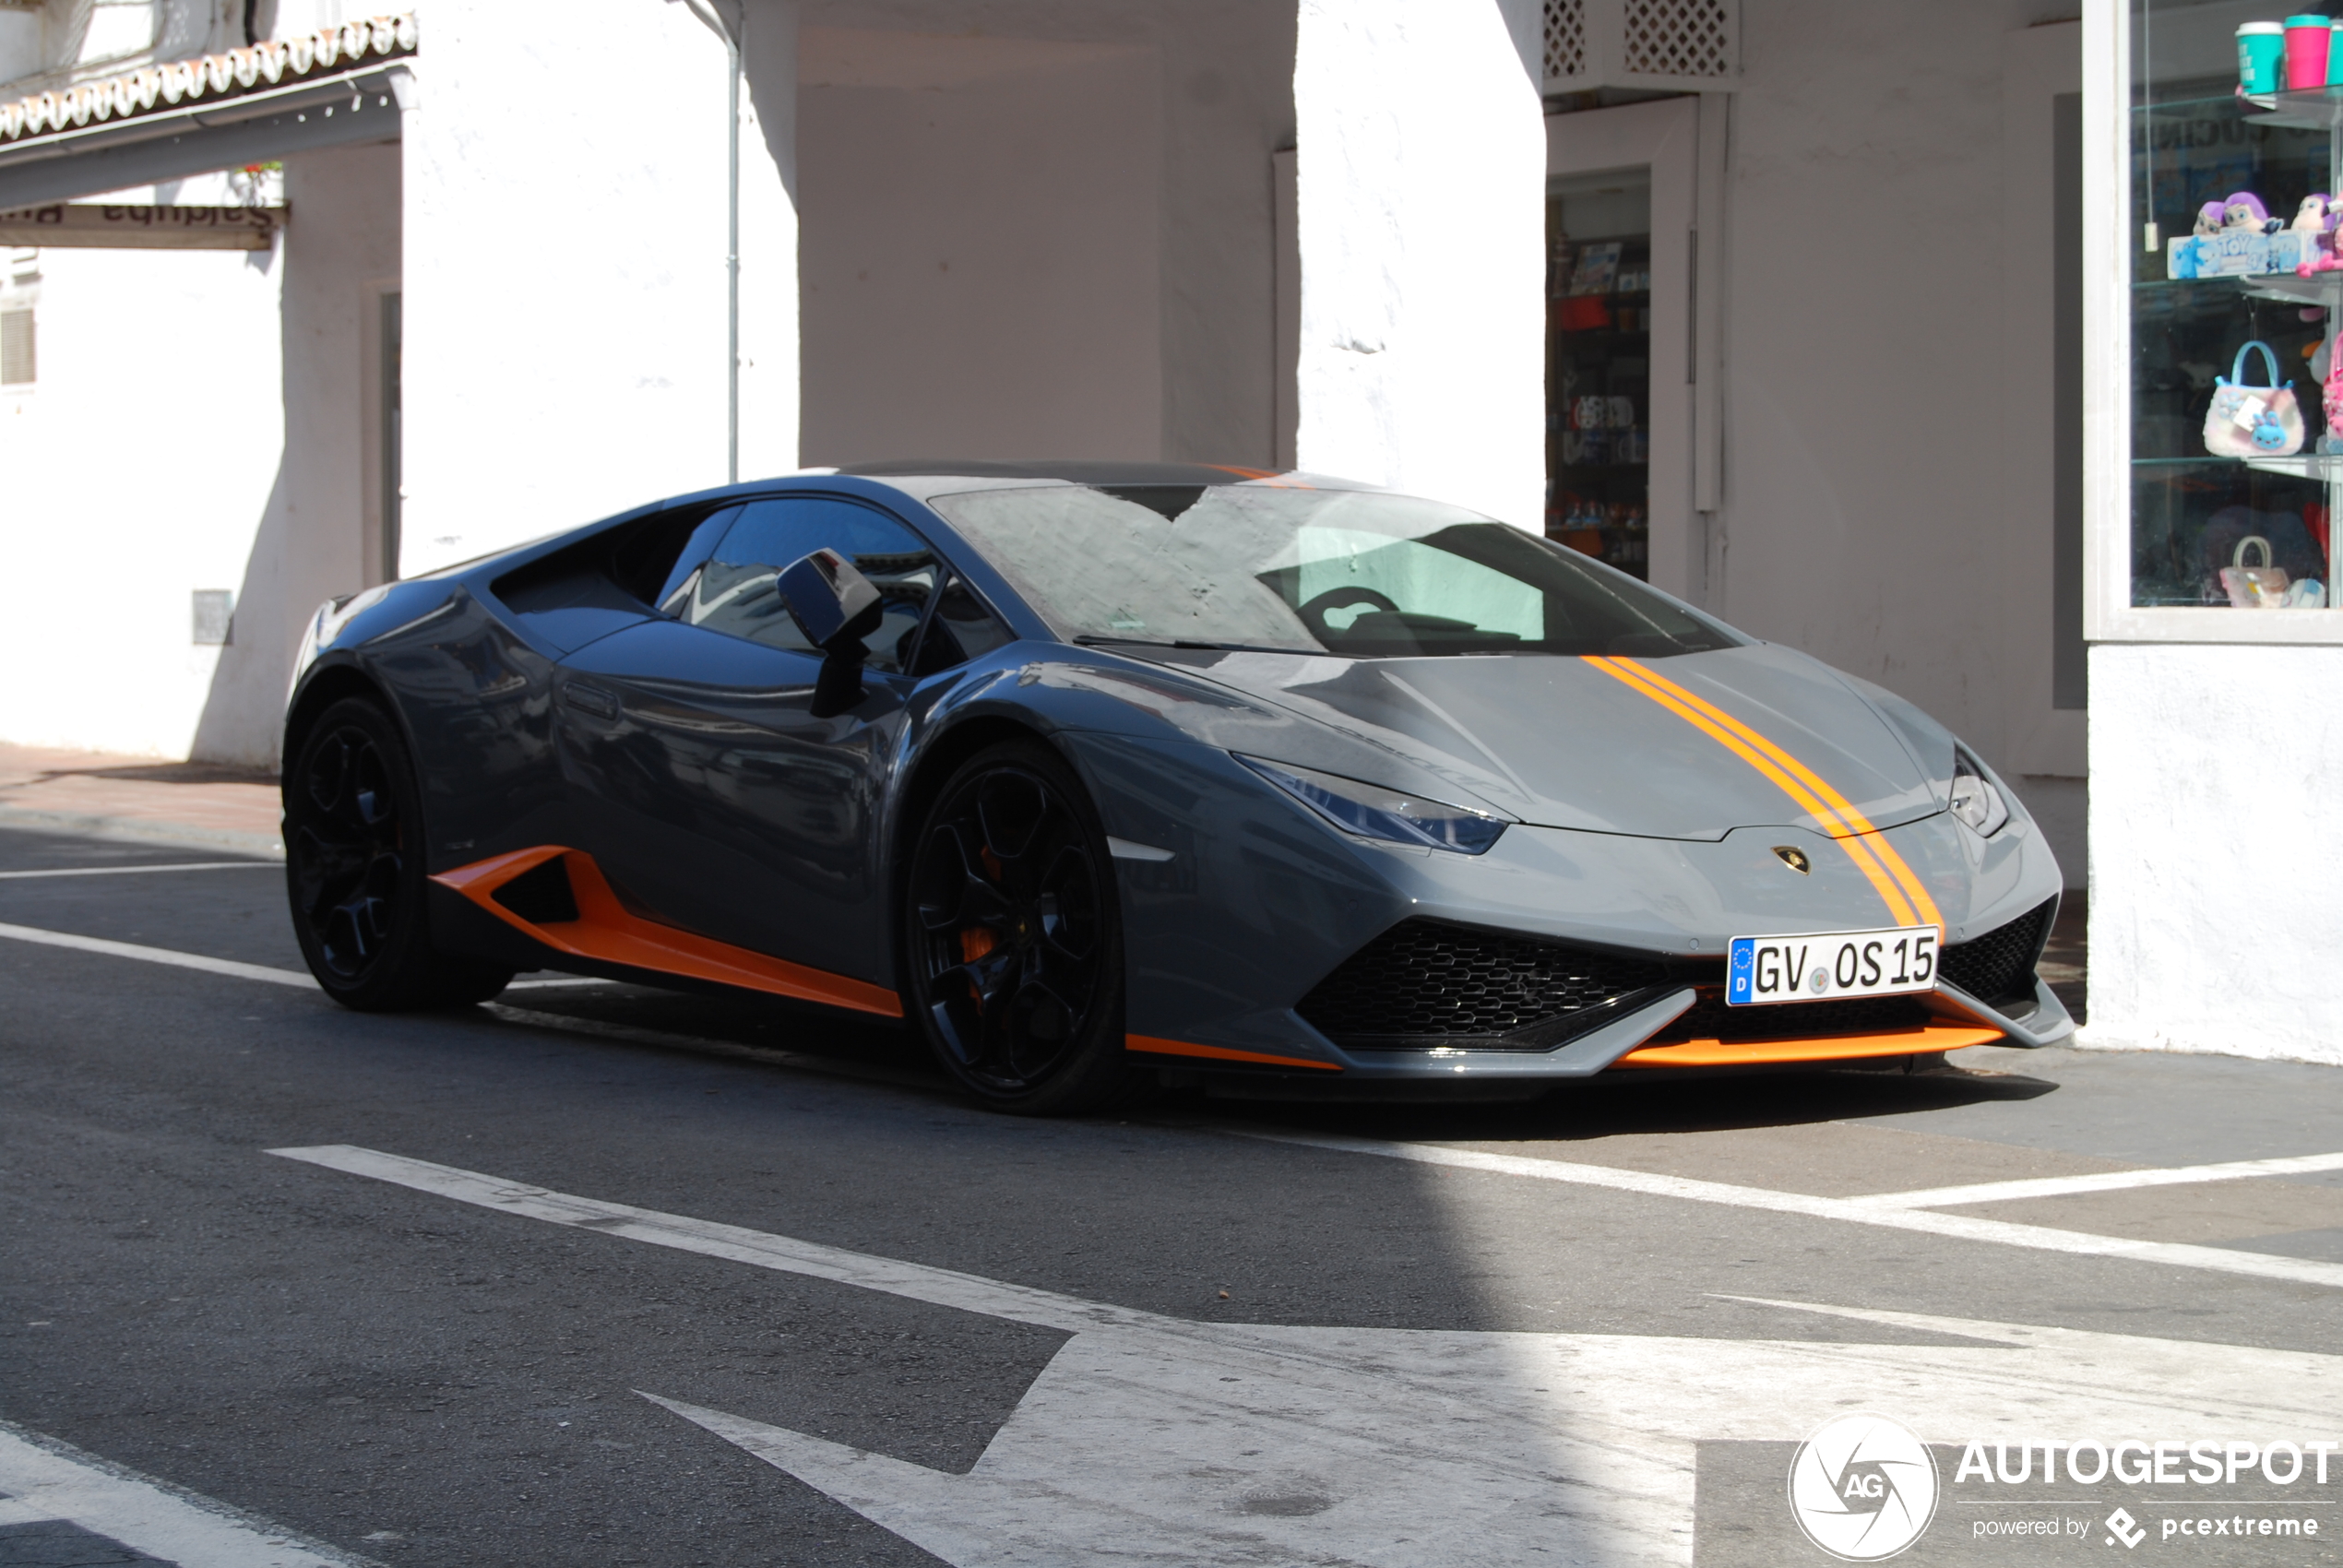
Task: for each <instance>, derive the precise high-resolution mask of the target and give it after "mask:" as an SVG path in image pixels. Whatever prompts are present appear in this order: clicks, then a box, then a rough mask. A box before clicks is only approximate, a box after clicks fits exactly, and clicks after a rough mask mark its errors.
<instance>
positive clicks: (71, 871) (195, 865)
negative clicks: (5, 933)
mask: <svg viewBox="0 0 2343 1568" xmlns="http://www.w3.org/2000/svg"><path fill="white" fill-rule="evenodd" d="M249 866H263V867H266V868H267V869H268V870H269V871H282V870H284V869H285V866H284V862H283V861H181V862H180V863H178V864H176V865H167V866H56V867H51V868H48V869H45V870H42V871H0V882H15V881H18V880H20V879H22V878H25V877H32V876H130V875H134V874H136V873H141V872H150V871H243V870H244V869H245V868H246V867H249Z"/></svg>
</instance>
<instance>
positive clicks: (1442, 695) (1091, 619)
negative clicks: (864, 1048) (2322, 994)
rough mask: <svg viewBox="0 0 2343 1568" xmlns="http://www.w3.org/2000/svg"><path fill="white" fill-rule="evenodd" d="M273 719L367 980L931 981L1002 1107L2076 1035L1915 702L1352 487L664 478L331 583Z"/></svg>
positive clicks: (1451, 516) (939, 1025)
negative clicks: (434, 562)
mask: <svg viewBox="0 0 2343 1568" xmlns="http://www.w3.org/2000/svg"><path fill="white" fill-rule="evenodd" d="M284 755H285V758H286V763H285V773H284V800H285V835H286V845H287V860H288V884H289V889H290V894H291V905H292V913H293V918H294V923H295V925H296V927H297V929H298V931H299V933H300V937H301V941H302V945H303V952H304V953H305V955H306V956H307V957H308V961H309V965H310V968H311V969H312V971H313V972H314V973H315V975H316V978H317V980H318V983H319V984H320V985H321V986H323V987H324V988H325V989H326V991H327V992H328V993H330V994H331V995H332V996H334V997H335V998H336V999H338V1000H339V1001H341V1002H343V1003H345V1004H348V1005H351V1006H352V1007H359V1008H396V1007H419V1006H429V1005H448V1004H464V1003H468V1002H473V1001H479V1000H482V999H484V998H487V997H489V996H493V995H494V994H495V992H497V991H499V990H500V989H501V988H502V987H503V986H504V985H505V983H506V982H507V981H508V980H510V979H511V978H512V976H513V974H514V973H515V972H516V971H517V970H520V969H534V968H553V969H560V970H566V971H573V972H577V973H583V974H590V975H601V976H609V977H616V978H622V979H627V980H640V981H647V982H650V983H655V984H660V985H665V986H670V987H718V988H723V989H726V990H730V991H733V992H758V993H764V994H766V995H769V996H776V997H783V998H790V999H792V1000H794V1001H796V1002H800V1003H810V1004H822V1005H826V1006H830V1007H842V1008H848V1009H854V1010H858V1011H860V1012H862V1013H865V1014H874V1015H879V1016H886V1017H902V1018H906V1019H908V1020H909V1023H910V1027H911V1028H914V1029H915V1030H917V1031H918V1032H919V1034H920V1035H921V1036H922V1037H923V1038H924V1039H925V1040H926V1041H927V1043H928V1044H929V1045H930V1046H931V1047H932V1048H933V1050H934V1054H935V1056H936V1059H937V1060H938V1062H940V1063H941V1064H942V1065H943V1068H944V1070H945V1071H946V1072H947V1073H948V1074H950V1075H951V1076H952V1077H953V1078H954V1079H955V1080H956V1081H957V1083H959V1084H960V1085H962V1086H963V1087H965V1088H966V1089H967V1090H968V1091H969V1093H971V1094H973V1095H975V1096H976V1097H978V1098H980V1099H982V1100H983V1101H985V1102H986V1103H989V1104H992V1105H994V1106H997V1107H1000V1108H1003V1109H1006V1110H1016V1111H1036V1112H1040V1111H1074V1110H1079V1109H1084V1108H1087V1107H1093V1106H1097V1105H1100V1104H1102V1103H1104V1102H1106V1101H1107V1100H1108V1099H1110V1098H1112V1097H1113V1096H1115V1095H1117V1094H1119V1093H1121V1092H1123V1091H1124V1089H1125V1088H1126V1087H1129V1086H1130V1085H1131V1084H1132V1083H1134V1082H1135V1081H1143V1080H1146V1079H1148V1078H1165V1077H1169V1078H1171V1079H1172V1080H1174V1081H1184V1080H1188V1079H1192V1078H1194V1077H1195V1076H1196V1075H1217V1076H1218V1077H1219V1080H1220V1081H1221V1082H1223V1083H1224V1085H1225V1084H1229V1083H1230V1082H1231V1080H1233V1079H1235V1078H1239V1077H1241V1078H1243V1079H1244V1080H1245V1083H1244V1084H1243V1086H1241V1087H1239V1092H1253V1093H1263V1094H1276V1093H1280V1092H1295V1093H1302V1092H1313V1091H1315V1092H1326V1090H1327V1089H1332V1088H1334V1087H1336V1086H1346V1085H1365V1084H1383V1085H1386V1086H1389V1085H1393V1084H1399V1083H1412V1084H1428V1083H1433V1082H1449V1083H1457V1084H1461V1085H1463V1086H1465V1087H1468V1088H1476V1087H1482V1088H1489V1089H1501V1090H1502V1089H1516V1088H1523V1089H1526V1088H1533V1087H1537V1086H1539V1085H1543V1084H1551V1083H1558V1082H1560V1081H1562V1080H1566V1079H1575V1078H1585V1077H1588V1076H1590V1075H1595V1074H1598V1073H1612V1074H1624V1073H1630V1072H1660V1071H1671V1070H1672V1071H1677V1072H1683V1071H1691V1070H1703V1069H1706V1070H1749V1069H1752V1068H1757V1067H1765V1066H1771V1065H1778V1064H1785V1063H1838V1062H1848V1061H1860V1060H1865V1059H1871V1060H1875V1061H1880V1062H1895V1061H1897V1060H1902V1061H1915V1060H1927V1059H1930V1058H1933V1056H1934V1055H1936V1054H1937V1053H1940V1052H1942V1051H1946V1050H1951V1049H1956V1048H1958V1047H1961V1046H1966V1045H1971V1044H1979V1043H1983V1042H1987V1041H2004V1042H2007V1043H2013V1044H2018V1045H2040V1044H2045V1043H2048V1042H2050V1041H2052V1040H2054V1039H2063V1038H2064V1037H2065V1036H2066V1035H2068V1034H2069V1033H2071V1031H2072V1029H2073V1028H2074V1026H2073V1023H2072V1021H2071V1020H2070V1019H2069V1017H2068V1016H2067V1014H2066V1012H2065V1010H2064V1008H2063V1007H2062V1006H2061V1005H2060V1004H2059V1001H2058V999H2057V998H2056V997H2055V996H2054V995H2053V994H2052V992H2051V991H2050V989H2049V988H2048V987H2047V986H2046V985H2044V984H2042V983H2041V982H2040V980H2038V979H2037V978H2036V975H2035V966H2036V962H2037V960H2038V957H2039V956H2040V951H2041V948H2042V944H2043V942H2044V940H2045V938H2046V937H2047V935H2048V933H2049V931H2050V927H2051V922H2052V919H2053V917H2054V916H2055V914H2056V912H2057V908H2058V898H2059V889H2060V886H2061V878H2060V875H2059V872H2058V868H2057V866H2056V864H2055V863H2054V862H2053V861H2052V857H2051V853H2050V850H2049V849H2048V847H2047V846H2046V845H2045V844H2044V842H2043V840H2042V837H2041V835H2040V833H2039V832H2038V831H2037V829H2036V828H2035V826H2034V825H2033V823H2032V822H2031V821H2030V820H2029V819H2028V816H2027V814H2026V813H2025V810H2024V809H2023V807H2022V806H2020V805H2019V803H2018V802H2017V801H2016V799H2015V797H2013V796H2012V795H2011V794H2010V793H2009V791H2008V790H2007V789H2006V788H2005V787H2004V785H2003V784H2002V782H2001V781H2000V780H1999V779H1998V778H1996V777H1995V776H1994V775H1993V774H1992V771H1991V770H1990V769H1989V768H1987V767H1986V766H1985V765H1984V764H1983V763H1982V762H1981V761H1980V760H1979V759H1978V758H1977V757H1976V756H1975V755H1973V754H1971V753H1970V752H1969V751H1968V749H1967V748H1965V747H1964V746H1963V745H1962V744H1961V743H1960V742H1958V741H1957V740H1956V739H1955V738H1954V736H1953V735H1951V734H1950V733H1949V732H1947V731H1945V729H1944V728H1942V727H1941V726H1939V725H1937V724H1936V723H1934V722H1933V720H1931V719H1929V718H1928V717H1927V716H1926V715H1924V714H1922V713H1921V712H1920V711H1919V710H1918V709H1917V708H1914V707H1911V706H1910V705H1909V704H1908V703H1905V702H1903V701H1901V700H1900V699H1898V698H1897V697H1896V696H1894V695H1891V694H1889V693H1887V692H1885V691H1883V690H1881V689H1880V688H1878V687H1876V686H1873V685H1870V684H1867V683H1864V682H1861V681H1859V680H1856V679H1854V678H1852V677H1850V676H1848V675H1844V674H1841V673H1839V672H1838V671H1834V670H1831V669H1829V668H1828V667H1826V666H1825V665H1823V664H1821V663H1818V662H1816V661H1815V660H1814V659H1809V658H1807V657H1805V656H1804V655H1802V654H1799V653H1795V652H1792V651H1791V650H1790V649H1788V648H1784V647H1776V646H1772V645H1768V644H1766V643H1762V642H1758V641H1755V640H1754V639H1752V638H1750V637H1747V636H1742V634H1740V633H1738V632H1735V631H1734V630H1732V629H1731V628H1730V627H1729V626H1727V625H1725V624H1722V623H1720V622H1718V621H1716V620H1714V619H1712V618H1711V617H1709V616H1707V615H1705V614H1703V613H1702V612H1699V611H1697V610H1695V609H1693V608H1692V607H1690V606H1688V605H1686V604H1683V603H1681V602H1679V601H1677V600H1673V599H1671V598H1669V597H1668V596H1667V595H1665V594H1662V593H1659V592H1658V591H1656V590H1654V589H1652V588H1648V587H1647V586H1645V585H1644V584H1642V583H1641V582H1638V581H1636V580H1635V579H1633V578H1631V577H1628V576H1623V575H1622V574H1620V573H1618V572H1615V571H1612V570H1611V569H1610V568H1608V567H1605V566H1603V565H1600V564H1597V563H1595V562H1593V561H1591V560H1589V559H1588V558H1587V557H1585V556H1583V555H1579V554H1577V553H1575V552H1571V551H1569V550H1566V549H1564V548H1562V547H1560V546H1558V545H1554V544H1551V543H1549V542H1547V541H1546V540H1541V539H1539V538H1537V537H1535V536H1533V535H1531V534H1528V533H1526V532H1523V531H1521V530H1519V529H1514V528H1511V527H1508V526H1506V525H1505V524H1502V523H1498V522H1495V521H1493V520H1491V519H1489V518H1487V517H1480V516H1477V515H1475V514H1473V513H1470V512H1467V511H1464V510H1461V509H1459V508H1457V507H1455V506H1450V505H1443V504H1441V503H1439V502H1435V501H1429V500H1422V499H1418V498H1416V497H1412V496H1407V495H1399V494H1394V493H1388V492H1386V491H1382V490H1377V489H1374V488H1371V487H1366V486H1359V485H1351V484H1347V483H1345V482H1343V481H1337V480H1328V479H1322V478H1318V477H1314V476H1307V475H1300V474H1282V475H1272V474H1262V473H1254V472H1250V471H1247V470H1238V469H1213V468H1203V467H1193V468H1192V467H1181V466H1167V465H1126V464H1042V465H1008V464H978V463H951V464H940V463H925V464H894V465H885V466H870V467H864V468H861V469H851V470H846V471H839V472H827V471H825V472H820V473H807V474H798V475H791V476H787V477H783V478H779V479H774V480H768V481H759V482H756V483H750V484H740V485H734V486H731V487H729V488H726V489H723V490H716V491H708V492H703V493H698V494H695V495H687V496H682V497H678V498H676V499H672V500H666V501H660V502H657V503H655V504H653V505H648V506H643V507H639V508H637V509H636V510H634V511H631V512H626V513H624V514H621V515H620V516H618V517H611V518H609V519H607V520H605V521H602V522H598V523H593V524H590V525H588V526H587V527H584V528H579V529H572V530H570V531H568V532H565V533H561V534H557V535H555V536H553V537H551V538H548V539H544V540H539V541H537V542H535V543H532V544H528V545H524V546H521V547H519V548H517V549H514V550H511V551H507V552H504V553H501V554H498V555H494V556H492V557H489V558H487V559H484V560H480V561H474V562H471V563H469V564H463V565H459V566H452V567H449V568H447V569H446V570H444V571H440V572H436V573H433V574H431V575H429V576H422V577H418V578H413V579H410V580H408V581H404V582H399V583H396V584H392V585H388V586H387V587H384V588H374V589H369V590H368V591H366V592H365V593H363V594H359V595H357V596H355V597H353V598H351V599H348V600H336V601H334V602H333V603H330V604H327V605H326V606H324V607H323V608H321V609H320V610H319V611H318V612H317V615H316V618H315V623H314V624H313V625H312V627H311V630H310V635H309V636H308V638H307V640H306V641H305V643H304V646H303V653H302V658H301V664H300V669H299V672H298V674H297V675H296V678H295V681H294V685H293V690H292V693H291V701H290V706H289V708H288V712H287V717H286V731H285V749H284ZM1385 1092H1390V1090H1389V1089H1388V1088H1386V1091H1385Z"/></svg>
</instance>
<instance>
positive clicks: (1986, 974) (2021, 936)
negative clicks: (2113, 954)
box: [1936, 898, 2058, 1010]
mask: <svg viewBox="0 0 2343 1568" xmlns="http://www.w3.org/2000/svg"><path fill="white" fill-rule="evenodd" d="M2057 914H2058V900H2057V899H2055V898H2049V899H2045V900H2043V902H2041V903H2040V904H2039V905H2037V906H2036V907H2035V908H2033V909H2029V910H2028V911H2027V912H2026V913H2025V914H2022V915H2020V916H2018V917H2017V918H2016V920H2014V921H2008V922H2007V923H2005V924H2003V925H1998V926H1995V927H1994V928H1993V929H1992V930H1991V931H1989V932H1986V933H1985V934H1984V935H1982V936H1972V937H1970V938H1969V939H1968V941H1967V942H1960V943H1956V944H1953V945H1952V946H1950V947H1947V948H1945V956H1943V957H1942V958H1940V959H1939V960H1937V964H1936V973H1937V975H1938V977H1939V978H1941V979H1944V980H1950V981H1952V982H1953V983H1954V984H1955V985H1956V986H1958V987H1960V988H1961V989H1962V990H1963V991H1965V992H1968V994H1969V995H1971V996H1974V997H1975V998H1977V1000H1978V1001H1980V1002H1982V1003H1984V1004H1986V1005H1987V1006H1989V1007H1998V1006H2000V1005H2001V1004H2003V1003H2004V1002H2008V1003H2011V1004H2021V1003H2028V1002H2031V1001H2033V1000H2034V964H2035V961H2036V960H2037V959H2039V958H2040V956H2041V955H2042V944H2043V943H2044V942H2045V941H2046V940H2048V939H2049V936H2050V928H2051V921H2052V919H2054V918H2055V917H2056V916H2057ZM2004 1010H2005V1009H2004Z"/></svg>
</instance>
